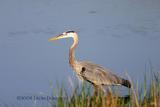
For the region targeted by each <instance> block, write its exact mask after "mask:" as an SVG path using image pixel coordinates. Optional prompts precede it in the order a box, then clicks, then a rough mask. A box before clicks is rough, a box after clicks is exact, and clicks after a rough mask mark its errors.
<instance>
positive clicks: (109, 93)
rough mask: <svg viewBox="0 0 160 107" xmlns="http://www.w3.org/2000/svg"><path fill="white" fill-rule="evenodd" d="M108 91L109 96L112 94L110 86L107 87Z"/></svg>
mask: <svg viewBox="0 0 160 107" xmlns="http://www.w3.org/2000/svg"><path fill="white" fill-rule="evenodd" d="M108 89H109V94H112V89H111V87H110V86H108Z"/></svg>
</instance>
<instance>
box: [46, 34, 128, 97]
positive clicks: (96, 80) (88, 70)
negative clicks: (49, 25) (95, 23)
mask: <svg viewBox="0 0 160 107" xmlns="http://www.w3.org/2000/svg"><path fill="white" fill-rule="evenodd" d="M70 37H71V38H73V40H74V42H73V44H72V46H71V47H70V50H69V63H70V65H71V67H72V68H73V70H74V71H75V73H76V74H77V75H78V77H79V78H80V79H81V80H86V81H88V82H90V83H92V84H93V86H94V88H95V91H94V92H95V93H96V94H97V92H98V88H100V89H102V90H103V91H104V92H105V89H104V88H103V85H106V86H110V85H123V86H126V87H128V88H131V83H130V82H129V81H128V80H126V79H123V78H121V77H119V76H117V75H115V74H113V73H112V72H111V71H110V70H107V69H105V68H103V67H101V66H99V65H97V64H94V63H91V62H88V61H77V60H76V59H75V49H76V47H77V45H78V34H77V33H76V32H75V31H67V32H64V33H62V34H60V35H59V36H56V37H53V38H50V39H49V41H52V40H58V39H62V38H70Z"/></svg>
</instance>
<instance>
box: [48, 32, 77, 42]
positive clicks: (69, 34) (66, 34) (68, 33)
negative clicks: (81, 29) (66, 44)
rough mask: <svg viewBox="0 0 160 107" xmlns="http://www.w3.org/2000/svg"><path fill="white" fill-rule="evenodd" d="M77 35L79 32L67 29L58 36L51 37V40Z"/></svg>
mask: <svg viewBox="0 0 160 107" xmlns="http://www.w3.org/2000/svg"><path fill="white" fill-rule="evenodd" d="M75 35H77V33H76V32H75V31H67V32H64V33H62V34H60V35H58V36H56V37H53V38H50V39H49V41H53V40H58V39H63V38H69V37H72V38H74V36H75Z"/></svg>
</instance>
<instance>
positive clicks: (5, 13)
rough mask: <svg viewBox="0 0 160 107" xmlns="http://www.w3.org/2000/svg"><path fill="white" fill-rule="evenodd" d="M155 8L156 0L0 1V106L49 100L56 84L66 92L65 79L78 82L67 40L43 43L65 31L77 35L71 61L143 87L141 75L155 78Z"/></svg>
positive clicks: (158, 14) (159, 10)
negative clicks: (91, 65)
mask: <svg viewBox="0 0 160 107" xmlns="http://www.w3.org/2000/svg"><path fill="white" fill-rule="evenodd" d="M159 5H160V1H159V0H132V1H128V0H121V1H119V0H0V105H3V106H4V105H5V104H6V105H11V106H12V105H24V106H26V105H29V104H28V103H29V101H22V102H20V101H17V96H27V95H28V96H29V95H40V94H42V95H50V94H51V93H52V91H53V90H54V88H55V87H56V85H57V82H58V83H60V84H61V83H62V84H64V86H65V87H67V88H70V86H69V79H68V78H70V79H71V80H72V81H78V80H77V77H76V75H75V74H74V72H73V71H72V69H71V68H70V66H69V63H68V52H69V47H70V45H71V44H72V42H73V40H72V39H67V40H66V39H63V40H60V41H55V42H48V38H50V37H53V36H56V35H58V34H60V33H62V32H64V31H67V30H74V31H76V32H78V34H79V40H80V42H79V45H78V48H77V49H76V57H77V59H79V60H89V61H92V62H94V63H96V64H99V65H102V66H104V67H105V68H109V69H111V70H112V71H113V72H114V73H115V74H118V75H119V76H122V77H124V78H127V77H126V75H125V72H127V73H128V75H129V76H130V77H131V78H132V80H133V81H134V82H135V83H138V84H141V83H143V82H142V81H143V78H144V74H145V73H146V74H147V75H148V76H149V75H150V71H156V72H160V48H159V46H160V6H159ZM41 103H43V102H41ZM31 104H32V101H31ZM40 105H42V104H40Z"/></svg>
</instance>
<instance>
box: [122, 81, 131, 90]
mask: <svg viewBox="0 0 160 107" xmlns="http://www.w3.org/2000/svg"><path fill="white" fill-rule="evenodd" d="M121 84H122V85H123V86H126V87H128V88H131V83H130V81H128V80H126V79H122V83H121Z"/></svg>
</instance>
